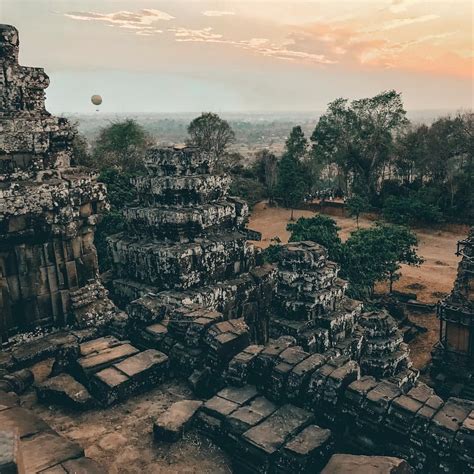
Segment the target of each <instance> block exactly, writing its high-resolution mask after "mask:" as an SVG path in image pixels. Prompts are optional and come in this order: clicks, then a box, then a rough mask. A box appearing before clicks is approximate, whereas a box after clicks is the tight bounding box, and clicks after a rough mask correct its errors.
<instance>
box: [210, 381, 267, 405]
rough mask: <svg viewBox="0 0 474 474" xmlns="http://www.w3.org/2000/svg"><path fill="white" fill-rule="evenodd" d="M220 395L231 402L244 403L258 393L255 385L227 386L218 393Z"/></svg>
mask: <svg viewBox="0 0 474 474" xmlns="http://www.w3.org/2000/svg"><path fill="white" fill-rule="evenodd" d="M217 395H218V396H219V397H221V398H225V399H226V400H230V401H231V402H234V403H238V404H239V405H243V404H245V403H248V402H249V401H250V400H252V399H253V398H255V397H256V396H257V395H258V392H257V389H256V388H255V387H254V386H253V385H245V386H243V387H226V388H224V389H223V390H221V391H220V392H219V393H218V394H217Z"/></svg>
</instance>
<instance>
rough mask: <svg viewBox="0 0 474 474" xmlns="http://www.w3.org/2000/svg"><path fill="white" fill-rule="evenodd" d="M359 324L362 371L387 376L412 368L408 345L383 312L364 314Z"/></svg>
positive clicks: (389, 317) (393, 323)
mask: <svg viewBox="0 0 474 474" xmlns="http://www.w3.org/2000/svg"><path fill="white" fill-rule="evenodd" d="M359 325H360V326H361V329H362V332H363V334H364V343H363V348H362V357H361V359H360V367H361V370H362V373H363V374H367V375H373V376H374V377H377V378H384V377H385V378H388V377H392V376H395V375H397V374H399V373H400V372H402V371H403V370H406V369H409V368H410V367H411V365H412V364H411V361H410V359H409V351H408V346H407V345H406V344H405V343H404V342H403V335H402V333H401V331H400V330H399V329H398V327H397V324H396V322H395V320H394V319H393V318H392V317H391V316H390V315H389V314H388V313H387V312H386V311H380V312H369V313H363V314H362V315H361V317H360V319H359Z"/></svg>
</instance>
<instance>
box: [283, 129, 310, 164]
mask: <svg viewBox="0 0 474 474" xmlns="http://www.w3.org/2000/svg"><path fill="white" fill-rule="evenodd" d="M286 152H287V153H288V154H289V155H291V156H292V157H293V158H295V159H296V160H299V161H301V160H303V159H304V158H305V157H306V154H307V152H308V140H307V139H306V137H305V136H304V132H303V130H302V128H301V127H300V126H299V125H298V126H296V127H293V129H292V130H291V133H290V136H289V137H288V139H287V140H286Z"/></svg>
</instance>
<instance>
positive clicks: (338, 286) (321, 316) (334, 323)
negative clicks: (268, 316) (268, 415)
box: [270, 242, 362, 356]
mask: <svg viewBox="0 0 474 474" xmlns="http://www.w3.org/2000/svg"><path fill="white" fill-rule="evenodd" d="M279 250H280V251H279V253H278V273H277V283H276V289H275V315H274V317H272V320H271V324H270V334H271V336H272V337H275V338H276V337H279V336H281V335H285V334H288V335H291V336H293V337H295V338H296V340H297V341H298V344H300V345H301V346H302V347H303V348H304V349H305V350H308V351H309V352H319V353H324V352H326V351H328V350H329V349H330V348H333V347H338V348H339V350H340V351H341V352H342V353H344V354H354V355H355V356H357V353H359V352H360V348H361V342H362V338H361V335H360V334H358V333H357V331H355V328H356V323H357V320H358V318H359V316H360V312H361V308H362V305H361V303H360V302H358V301H355V300H352V299H350V298H348V297H347V296H345V291H346V288H347V283H346V282H345V281H344V280H341V279H340V278H338V272H339V267H338V266H337V264H335V263H334V262H331V261H329V260H328V258H327V250H326V249H325V248H324V247H322V246H321V245H318V244H316V243H314V242H295V243H290V244H287V245H282V246H281V247H280V249H279Z"/></svg>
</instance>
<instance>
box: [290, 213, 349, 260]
mask: <svg viewBox="0 0 474 474" xmlns="http://www.w3.org/2000/svg"><path fill="white" fill-rule="evenodd" d="M286 229H287V230H288V231H289V232H291V235H290V239H289V241H290V242H300V241H304V240H312V241H313V242H316V243H318V244H320V245H322V246H323V247H325V248H326V249H327V251H328V255H329V258H330V259H331V260H333V261H335V262H341V260H342V242H341V239H340V237H339V234H338V232H339V230H340V229H339V227H338V226H337V224H336V222H335V221H334V220H333V219H331V218H330V217H328V216H322V215H317V216H315V217H310V218H306V217H300V218H299V219H298V220H297V221H296V222H295V223H294V224H288V226H287V228H286Z"/></svg>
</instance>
